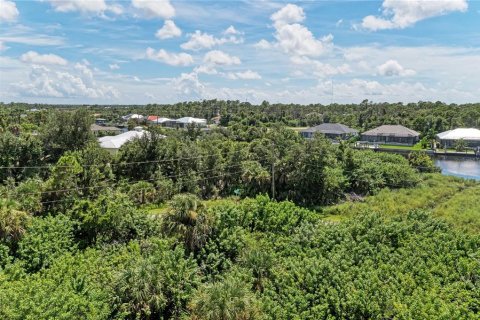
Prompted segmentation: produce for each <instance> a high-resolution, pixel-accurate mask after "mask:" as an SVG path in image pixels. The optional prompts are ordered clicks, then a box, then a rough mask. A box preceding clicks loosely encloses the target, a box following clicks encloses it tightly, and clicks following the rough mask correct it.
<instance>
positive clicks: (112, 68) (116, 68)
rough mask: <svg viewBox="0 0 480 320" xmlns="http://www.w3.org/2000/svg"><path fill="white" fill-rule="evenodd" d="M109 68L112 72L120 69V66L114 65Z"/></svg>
mask: <svg viewBox="0 0 480 320" xmlns="http://www.w3.org/2000/svg"><path fill="white" fill-rule="evenodd" d="M108 67H109V68H110V70H118V69H120V66H119V65H118V64H116V63H113V64H109V65H108Z"/></svg>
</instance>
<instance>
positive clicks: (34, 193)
mask: <svg viewBox="0 0 480 320" xmlns="http://www.w3.org/2000/svg"><path fill="white" fill-rule="evenodd" d="M265 159H266V157H265V158H260V159H258V160H265ZM241 165H242V164H236V165H231V166H226V167H223V168H221V169H231V168H236V167H239V166H241ZM215 170H219V168H212V169H208V170H202V171H193V172H191V173H187V174H180V175H169V176H164V178H170V179H173V178H177V179H178V178H183V177H188V176H191V175H192V174H199V173H206V172H211V171H215ZM155 180H157V178H151V179H146V180H145V179H144V180H135V181H129V182H127V183H126V184H133V183H137V182H148V181H155ZM109 181H112V180H103V181H99V182H109ZM122 184H124V183H122V181H119V182H117V183H115V184H113V185H110V186H89V187H82V188H70V189H58V190H48V191H38V192H28V193H22V194H21V195H22V196H29V195H42V194H52V193H60V192H69V191H80V190H87V189H97V188H98V189H102V188H113V187H115V186H118V185H122Z"/></svg>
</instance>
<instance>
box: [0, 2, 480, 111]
mask: <svg viewBox="0 0 480 320" xmlns="http://www.w3.org/2000/svg"><path fill="white" fill-rule="evenodd" d="M479 69H480V1H467V0H438V1H431V0H408V1H401V0H400V1H399V0H384V1H305V2H300V1H298V2H297V1H290V2H288V1H269V0H244V1H203V0H196V1H175V0H172V1H167V0H128V1H127V0H124V1H119V0H43V1H42V0H39V1H13V0H0V72H1V73H0V101H3V102H10V101H25V102H42V103H59V104H60V103H85V104H93V103H98V104H102V103H108V104H132V103H137V104H144V103H173V102H178V101H187V100H201V99H214V98H218V99H230V100H241V101H245V100H246V101H250V102H253V103H259V102H261V101H263V100H268V101H271V102H285V103H290V102H292V103H330V102H339V103H349V102H353V103H357V102H360V101H362V100H364V99H369V100H372V101H389V102H397V101H402V102H412V101H419V100H432V101H437V100H441V101H446V102H454V103H464V102H478V101H480V72H478V70H479Z"/></svg>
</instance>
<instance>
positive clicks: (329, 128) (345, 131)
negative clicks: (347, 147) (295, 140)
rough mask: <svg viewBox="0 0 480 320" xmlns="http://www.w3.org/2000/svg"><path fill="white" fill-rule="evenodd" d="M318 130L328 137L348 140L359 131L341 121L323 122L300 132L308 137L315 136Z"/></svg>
mask: <svg viewBox="0 0 480 320" xmlns="http://www.w3.org/2000/svg"><path fill="white" fill-rule="evenodd" d="M316 132H319V133H322V134H324V135H325V137H327V138H328V139H332V140H346V139H349V138H351V137H353V136H356V135H357V134H358V131H357V130H355V129H352V128H349V127H347V126H346V125H344V124H341V123H322V124H320V125H318V126H315V127H311V128H308V129H305V130H303V131H301V132H300V134H301V135H302V136H303V137H304V138H307V139H311V138H313V136H314V135H315V133H316Z"/></svg>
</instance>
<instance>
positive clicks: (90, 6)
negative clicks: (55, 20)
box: [47, 0, 107, 13]
mask: <svg viewBox="0 0 480 320" xmlns="http://www.w3.org/2000/svg"><path fill="white" fill-rule="evenodd" d="M47 1H48V2H49V3H50V4H51V6H52V7H53V8H54V9H55V11H58V12H71V11H80V12H84V13H86V12H89V13H99V12H104V11H105V10H107V4H106V3H105V0H88V1H78V0H47Z"/></svg>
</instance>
